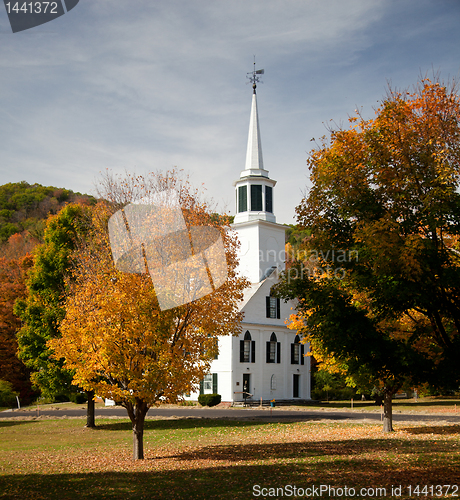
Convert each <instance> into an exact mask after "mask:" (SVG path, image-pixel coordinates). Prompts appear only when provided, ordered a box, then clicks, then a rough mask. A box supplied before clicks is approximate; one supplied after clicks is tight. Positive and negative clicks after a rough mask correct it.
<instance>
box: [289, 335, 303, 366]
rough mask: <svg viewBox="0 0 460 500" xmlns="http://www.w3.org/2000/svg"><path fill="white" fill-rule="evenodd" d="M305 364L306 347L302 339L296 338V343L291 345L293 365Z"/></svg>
mask: <svg viewBox="0 0 460 500" xmlns="http://www.w3.org/2000/svg"><path fill="white" fill-rule="evenodd" d="M298 364H301V365H303V364H304V345H303V344H301V343H300V337H299V336H298V335H296V336H295V339H294V343H293V344H291V365H298Z"/></svg>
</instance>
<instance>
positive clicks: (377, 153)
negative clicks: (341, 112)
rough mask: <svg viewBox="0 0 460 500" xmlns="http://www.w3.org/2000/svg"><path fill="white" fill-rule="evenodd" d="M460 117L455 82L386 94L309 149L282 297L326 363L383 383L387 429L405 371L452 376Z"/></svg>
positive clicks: (457, 347) (453, 379)
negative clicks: (297, 255) (294, 303)
mask: <svg viewBox="0 0 460 500" xmlns="http://www.w3.org/2000/svg"><path fill="white" fill-rule="evenodd" d="M459 118H460V100H459V97H458V96H457V94H456V92H455V88H454V86H453V85H451V86H444V85H441V84H440V83H438V82H435V83H432V82H431V81H429V80H422V81H420V82H419V84H418V85H417V86H416V87H415V88H414V91H412V92H408V91H407V92H397V91H392V90H390V91H389V92H388V95H387V96H386V97H385V98H384V99H383V101H382V104H381V106H380V107H379V108H378V109H377V110H376V117H375V118H374V119H370V120H364V119H363V118H362V117H361V116H359V115H358V116H354V117H351V118H350V120H349V121H350V124H351V125H350V128H348V129H339V130H332V131H331V133H330V138H329V140H328V139H327V138H325V139H324V140H323V143H322V144H321V145H320V146H319V147H318V148H317V149H316V150H314V151H312V153H311V156H310V159H309V161H308V163H309V169H310V172H311V182H312V187H311V189H310V190H309V192H308V196H307V197H306V198H305V199H304V200H302V203H301V204H300V205H299V206H298V207H297V214H298V222H299V223H300V225H301V226H302V227H305V228H309V229H310V230H311V232H312V233H311V234H312V237H311V238H310V239H309V240H308V243H307V247H306V253H305V255H304V256H303V261H302V262H298V263H297V265H296V266H294V268H292V269H291V270H290V271H289V272H288V274H287V275H286V281H285V283H284V284H283V286H282V287H281V288H280V290H281V293H283V294H284V295H285V296H289V297H292V296H297V297H298V298H299V299H300V302H299V316H300V318H298V319H299V320H301V321H303V323H304V325H305V331H306V332H307V333H306V334H307V335H308V336H310V338H313V337H314V340H313V341H314V342H316V348H317V350H318V351H320V352H321V355H322V356H323V359H324V360H326V359H328V358H329V359H331V358H333V359H334V360H335V362H336V363H337V364H338V365H340V367H341V369H343V370H346V371H348V372H349V373H350V374H351V375H353V374H355V375H356V377H358V378H359V377H360V376H361V377H362V376H363V375H364V376H367V377H374V378H375V379H376V380H379V381H380V383H381V384H383V390H384V394H385V416H386V421H385V426H384V428H385V430H391V428H392V426H391V397H392V395H393V394H394V392H395V391H396V390H397V389H398V388H399V387H400V386H401V384H403V383H404V382H405V381H407V380H408V378H409V379H411V380H412V381H413V382H414V384H416V383H418V382H421V381H423V380H431V381H432V382H434V383H437V384H439V385H444V386H447V385H449V384H450V385H454V386H456V387H458V383H459V381H460V377H459V375H460V372H459V370H458V367H457V366H458V361H457V360H458V357H459V354H460V338H459V327H460V261H459V252H458V250H457V245H458V236H459V232H460V195H459V193H458V188H459V178H460V177H459V176H460V161H459V160H460V126H459ZM294 271H295V272H294ZM296 273H297V275H298V277H297V279H295V278H296ZM315 357H316V354H315Z"/></svg>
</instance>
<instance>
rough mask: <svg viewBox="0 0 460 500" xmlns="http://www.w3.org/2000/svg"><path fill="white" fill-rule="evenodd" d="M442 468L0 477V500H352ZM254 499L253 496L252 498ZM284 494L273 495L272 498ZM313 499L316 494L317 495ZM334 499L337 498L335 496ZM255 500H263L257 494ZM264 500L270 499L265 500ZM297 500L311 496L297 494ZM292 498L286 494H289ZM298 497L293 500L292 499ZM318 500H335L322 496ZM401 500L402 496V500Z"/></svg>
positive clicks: (285, 467) (315, 466)
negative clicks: (343, 491)
mask: <svg viewBox="0 0 460 500" xmlns="http://www.w3.org/2000/svg"><path fill="white" fill-rule="evenodd" d="M448 474H449V472H448V471H447V470H446V467H445V466H444V467H443V466H442V465H436V466H432V467H428V468H427V467H426V466H420V467H418V466H411V467H409V466H408V465H402V464H396V465H394V466H392V467H388V466H387V467H383V468H382V464H381V463H380V461H379V460H377V459H369V458H357V459H355V460H349V459H347V458H343V459H342V458H337V459H336V460H333V461H331V462H328V463H325V462H323V461H318V460H317V461H315V462H312V461H307V460H303V461H302V460H299V461H298V462H296V463H289V464H275V465H270V464H266V465H265V464H251V465H247V464H246V465H235V466H227V467H215V466H214V467H210V466H208V467H196V466H190V467H187V468H181V469H176V470H155V469H154V468H152V470H150V471H132V472H110V471H108V472H103V473H100V472H96V473H95V472H92V473H87V474H82V473H75V474H49V475H39V474H25V475H20V476H0V498H8V499H9V500H29V499H34V500H42V499H46V500H58V499H59V500H74V499H79V500H80V499H82V500H86V499H91V500H94V499H98V500H99V499H102V500H104V499H123V500H132V499H136V500H141V499H145V500H147V499H149V500H151V499H153V500H160V499H168V500H169V499H176V500H177V499H180V500H182V499H187V500H189V499H194V500H205V499H206V500H208V499H212V500H224V499H225V500H229V499H231V500H247V499H248V498H253V497H254V495H253V493H254V492H255V491H257V486H255V485H258V487H259V491H260V488H284V487H285V486H286V485H296V486H297V488H302V489H305V488H308V487H312V486H316V487H319V486H320V485H327V486H330V487H331V488H343V487H344V486H347V487H348V488H356V491H357V494H356V495H354V496H353V498H368V497H369V496H372V497H373V498H380V499H382V498H392V495H391V485H393V484H398V485H399V484H400V485H404V486H405V485H409V484H412V485H413V484H449V482H452V473H451V475H450V476H449V475H448ZM360 488H385V489H386V490H385V492H384V493H383V491H382V490H381V491H380V494H379V495H376V494H373V495H366V496H361V495H360V494H359V492H360ZM256 496H258V495H256ZM284 496H289V495H284V494H282V495H281V494H280V493H278V494H277V495H276V498H282V497H284ZM317 496H318V495H317ZM339 496H340V495H339ZM259 497H261V498H268V497H267V496H262V495H260V496H259ZM269 497H270V498H273V497H275V495H273V494H272V495H270V496H269ZM301 497H302V498H311V496H308V497H307V496H305V495H304V494H303V495H301ZM291 498H292V495H291ZM296 498H299V497H296ZM321 498H324V499H329V498H337V495H331V494H328V493H327V492H326V493H324V494H322V495H321ZM405 498H407V497H405Z"/></svg>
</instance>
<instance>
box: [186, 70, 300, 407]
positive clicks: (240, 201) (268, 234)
mask: <svg viewBox="0 0 460 500" xmlns="http://www.w3.org/2000/svg"><path fill="white" fill-rule="evenodd" d="M258 73H259V72H256V71H254V72H253V74H252V78H251V82H252V83H253V95H252V107H251V116H250V122H249V137H248V147H247V154H246V165H245V168H244V170H242V171H241V174H240V177H239V179H238V180H237V181H236V182H235V183H234V186H235V190H236V214H235V218H234V223H233V225H232V228H233V230H234V231H236V233H237V235H238V238H239V240H240V243H241V247H240V250H239V272H240V274H242V275H243V276H245V277H246V278H248V280H249V281H250V282H251V286H250V287H249V288H248V289H246V291H245V296H244V300H243V301H242V303H241V306H240V310H241V311H242V312H243V313H244V319H243V322H242V327H243V330H242V333H241V335H239V336H238V337H235V336H228V337H220V338H219V354H218V356H217V358H216V359H215V360H214V361H213V362H212V364H211V370H210V373H209V374H208V375H206V376H205V378H204V380H203V381H202V382H201V384H200V392H199V393H198V392H197V393H192V394H190V395H188V396H187V397H186V399H190V400H196V399H197V398H198V395H199V394H207V393H209V394H211V393H217V394H220V395H221V396H222V401H225V402H232V403H234V402H241V401H245V400H246V401H247V402H249V401H253V402H260V400H261V399H262V400H263V401H264V402H267V401H272V400H275V401H277V402H281V401H285V402H286V401H302V400H309V399H310V358H309V357H308V356H305V354H306V351H307V349H308V346H307V345H304V344H301V343H300V342H299V340H300V339H299V336H298V335H297V334H296V332H295V331H294V330H289V329H288V328H287V327H286V324H285V321H286V319H287V318H289V316H290V314H292V312H293V311H292V310H291V308H292V307H293V304H292V303H290V302H287V303H285V302H283V301H280V299H277V298H275V297H271V296H270V288H271V287H272V285H274V284H275V283H276V281H277V279H278V275H279V272H280V271H282V270H284V268H285V262H284V258H285V228H284V226H283V225H281V224H277V223H276V217H275V213H274V201H275V196H274V189H275V185H276V181H274V180H273V179H270V177H269V176H268V171H267V170H265V169H264V164H263V159H262V148H261V141H260V131H259V118H258V112H257V97H256V82H258V77H257V74H258Z"/></svg>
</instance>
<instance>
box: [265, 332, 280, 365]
mask: <svg viewBox="0 0 460 500" xmlns="http://www.w3.org/2000/svg"><path fill="white" fill-rule="evenodd" d="M266 355H267V359H266V361H267V363H281V343H280V342H277V338H276V335H275V332H273V333H272V334H271V335H270V341H269V342H267V352H266Z"/></svg>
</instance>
